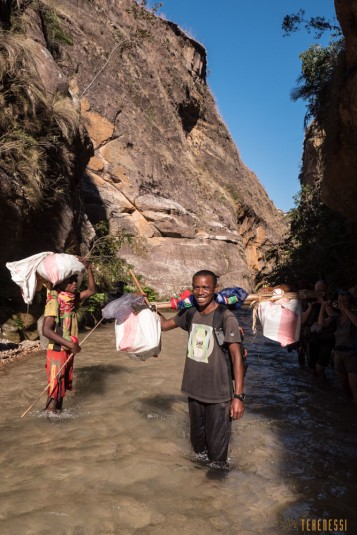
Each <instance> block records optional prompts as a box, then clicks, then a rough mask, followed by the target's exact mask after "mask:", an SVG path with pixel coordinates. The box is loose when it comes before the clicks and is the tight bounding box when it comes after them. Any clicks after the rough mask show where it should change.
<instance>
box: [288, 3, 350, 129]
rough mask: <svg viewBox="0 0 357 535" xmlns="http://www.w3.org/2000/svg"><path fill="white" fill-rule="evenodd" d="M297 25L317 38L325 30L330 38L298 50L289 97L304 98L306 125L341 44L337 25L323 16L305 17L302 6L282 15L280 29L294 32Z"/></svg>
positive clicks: (314, 112)
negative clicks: (297, 65) (297, 67)
mask: <svg viewBox="0 0 357 535" xmlns="http://www.w3.org/2000/svg"><path fill="white" fill-rule="evenodd" d="M301 27H303V28H305V30H306V31H307V32H308V33H309V34H313V35H314V39H320V38H321V37H322V35H323V34H325V33H328V34H329V38H330V42H329V44H328V45H327V46H325V47H324V46H321V45H320V44H316V43H315V44H313V45H311V46H310V48H308V49H307V50H305V51H304V52H302V53H301V54H300V59H301V74H300V75H299V77H298V79H297V84H298V85H297V86H296V87H295V88H294V89H293V90H292V92H291V98H292V100H294V101H296V100H299V99H302V100H305V101H306V106H307V112H306V116H305V123H304V126H305V127H306V126H307V123H308V121H309V120H310V119H312V118H313V117H314V118H318V113H319V110H320V107H321V103H322V101H323V93H324V91H325V89H326V88H327V87H328V84H329V82H330V80H331V77H332V75H333V72H334V70H335V68H336V65H337V62H338V58H339V55H340V52H341V50H343V48H344V39H343V36H342V30H341V28H340V26H338V24H337V23H336V24H335V23H334V22H331V21H330V20H327V19H326V18H325V17H320V16H316V17H311V18H310V19H306V18H305V11H304V10H303V9H300V11H298V12H297V13H295V14H292V15H286V16H285V17H284V19H283V23H282V29H283V32H284V36H285V37H287V36H289V35H291V34H292V33H295V32H297V31H298V30H300V29H301Z"/></svg>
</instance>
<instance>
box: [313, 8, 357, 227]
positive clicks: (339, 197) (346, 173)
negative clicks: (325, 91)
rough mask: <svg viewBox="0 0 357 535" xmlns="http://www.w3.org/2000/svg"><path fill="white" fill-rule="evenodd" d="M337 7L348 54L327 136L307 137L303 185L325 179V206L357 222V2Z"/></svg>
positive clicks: (336, 82) (333, 93)
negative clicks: (314, 179)
mask: <svg viewBox="0 0 357 535" xmlns="http://www.w3.org/2000/svg"><path fill="white" fill-rule="evenodd" d="M335 7H336V14H337V18H338V20H339V22H340V25H341V28H342V31H343V34H344V37H345V42H346V51H345V54H343V55H342V56H341V58H340V65H339V66H338V68H337V69H336V72H335V75H334V79H333V81H332V87H331V90H330V94H329V99H328V100H329V102H328V103H327V105H326V110H324V119H323V120H322V128H323V132H321V133H320V134H319V136H318V137H316V132H315V131H314V128H312V129H310V131H309V132H308V134H307V138H306V141H305V150H304V158H303V160H304V170H303V182H304V183H310V180H311V178H312V177H313V176H314V175H315V176H320V177H322V198H323V201H324V203H325V204H326V205H327V206H329V207H330V208H331V209H332V210H335V211H336V212H339V213H340V214H342V215H343V216H345V217H346V218H347V219H349V220H350V221H354V222H356V221H357V210H356V199H357V180H356V169H357V150H356V147H357V72H356V67H357V0H335ZM321 136H322V138H323V143H322V144H321ZM321 163H322V166H321Z"/></svg>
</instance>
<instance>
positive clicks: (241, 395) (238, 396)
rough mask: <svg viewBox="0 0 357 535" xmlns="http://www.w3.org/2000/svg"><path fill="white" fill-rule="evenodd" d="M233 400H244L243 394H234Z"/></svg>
mask: <svg viewBox="0 0 357 535" xmlns="http://www.w3.org/2000/svg"><path fill="white" fill-rule="evenodd" d="M233 397H234V398H235V399H239V401H244V400H245V394H234V396H233Z"/></svg>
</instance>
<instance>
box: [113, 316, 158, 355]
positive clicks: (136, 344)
mask: <svg viewBox="0 0 357 535" xmlns="http://www.w3.org/2000/svg"><path fill="white" fill-rule="evenodd" d="M115 340H116V348H117V351H124V352H125V353H128V356H129V357H130V358H132V359H136V360H146V359H148V358H149V357H154V356H157V355H158V354H159V353H160V351H161V325H160V318H159V316H158V315H157V314H156V313H155V312H152V311H151V310H150V309H148V308H146V309H144V310H141V311H140V312H139V313H138V314H135V313H132V314H130V316H129V317H128V318H127V319H126V320H125V321H123V322H122V323H118V322H117V321H116V322H115Z"/></svg>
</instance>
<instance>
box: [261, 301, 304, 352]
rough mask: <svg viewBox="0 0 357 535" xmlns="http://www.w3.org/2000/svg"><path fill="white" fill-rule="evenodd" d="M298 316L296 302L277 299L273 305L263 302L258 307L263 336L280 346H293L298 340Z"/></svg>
mask: <svg viewBox="0 0 357 535" xmlns="http://www.w3.org/2000/svg"><path fill="white" fill-rule="evenodd" d="M300 314H301V311H300V304H299V303H298V301H297V300H290V301H289V300H288V299H279V301H276V302H275V303H273V302H269V301H265V302H263V303H261V304H260V305H259V307H258V315H259V319H260V321H261V324H262V326H263V335H264V336H265V337H266V338H269V339H270V340H275V341H276V342H280V344H281V345H282V346H286V345H288V344H293V343H294V342H296V341H297V340H298V339H299V333H300V322H301V318H300Z"/></svg>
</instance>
